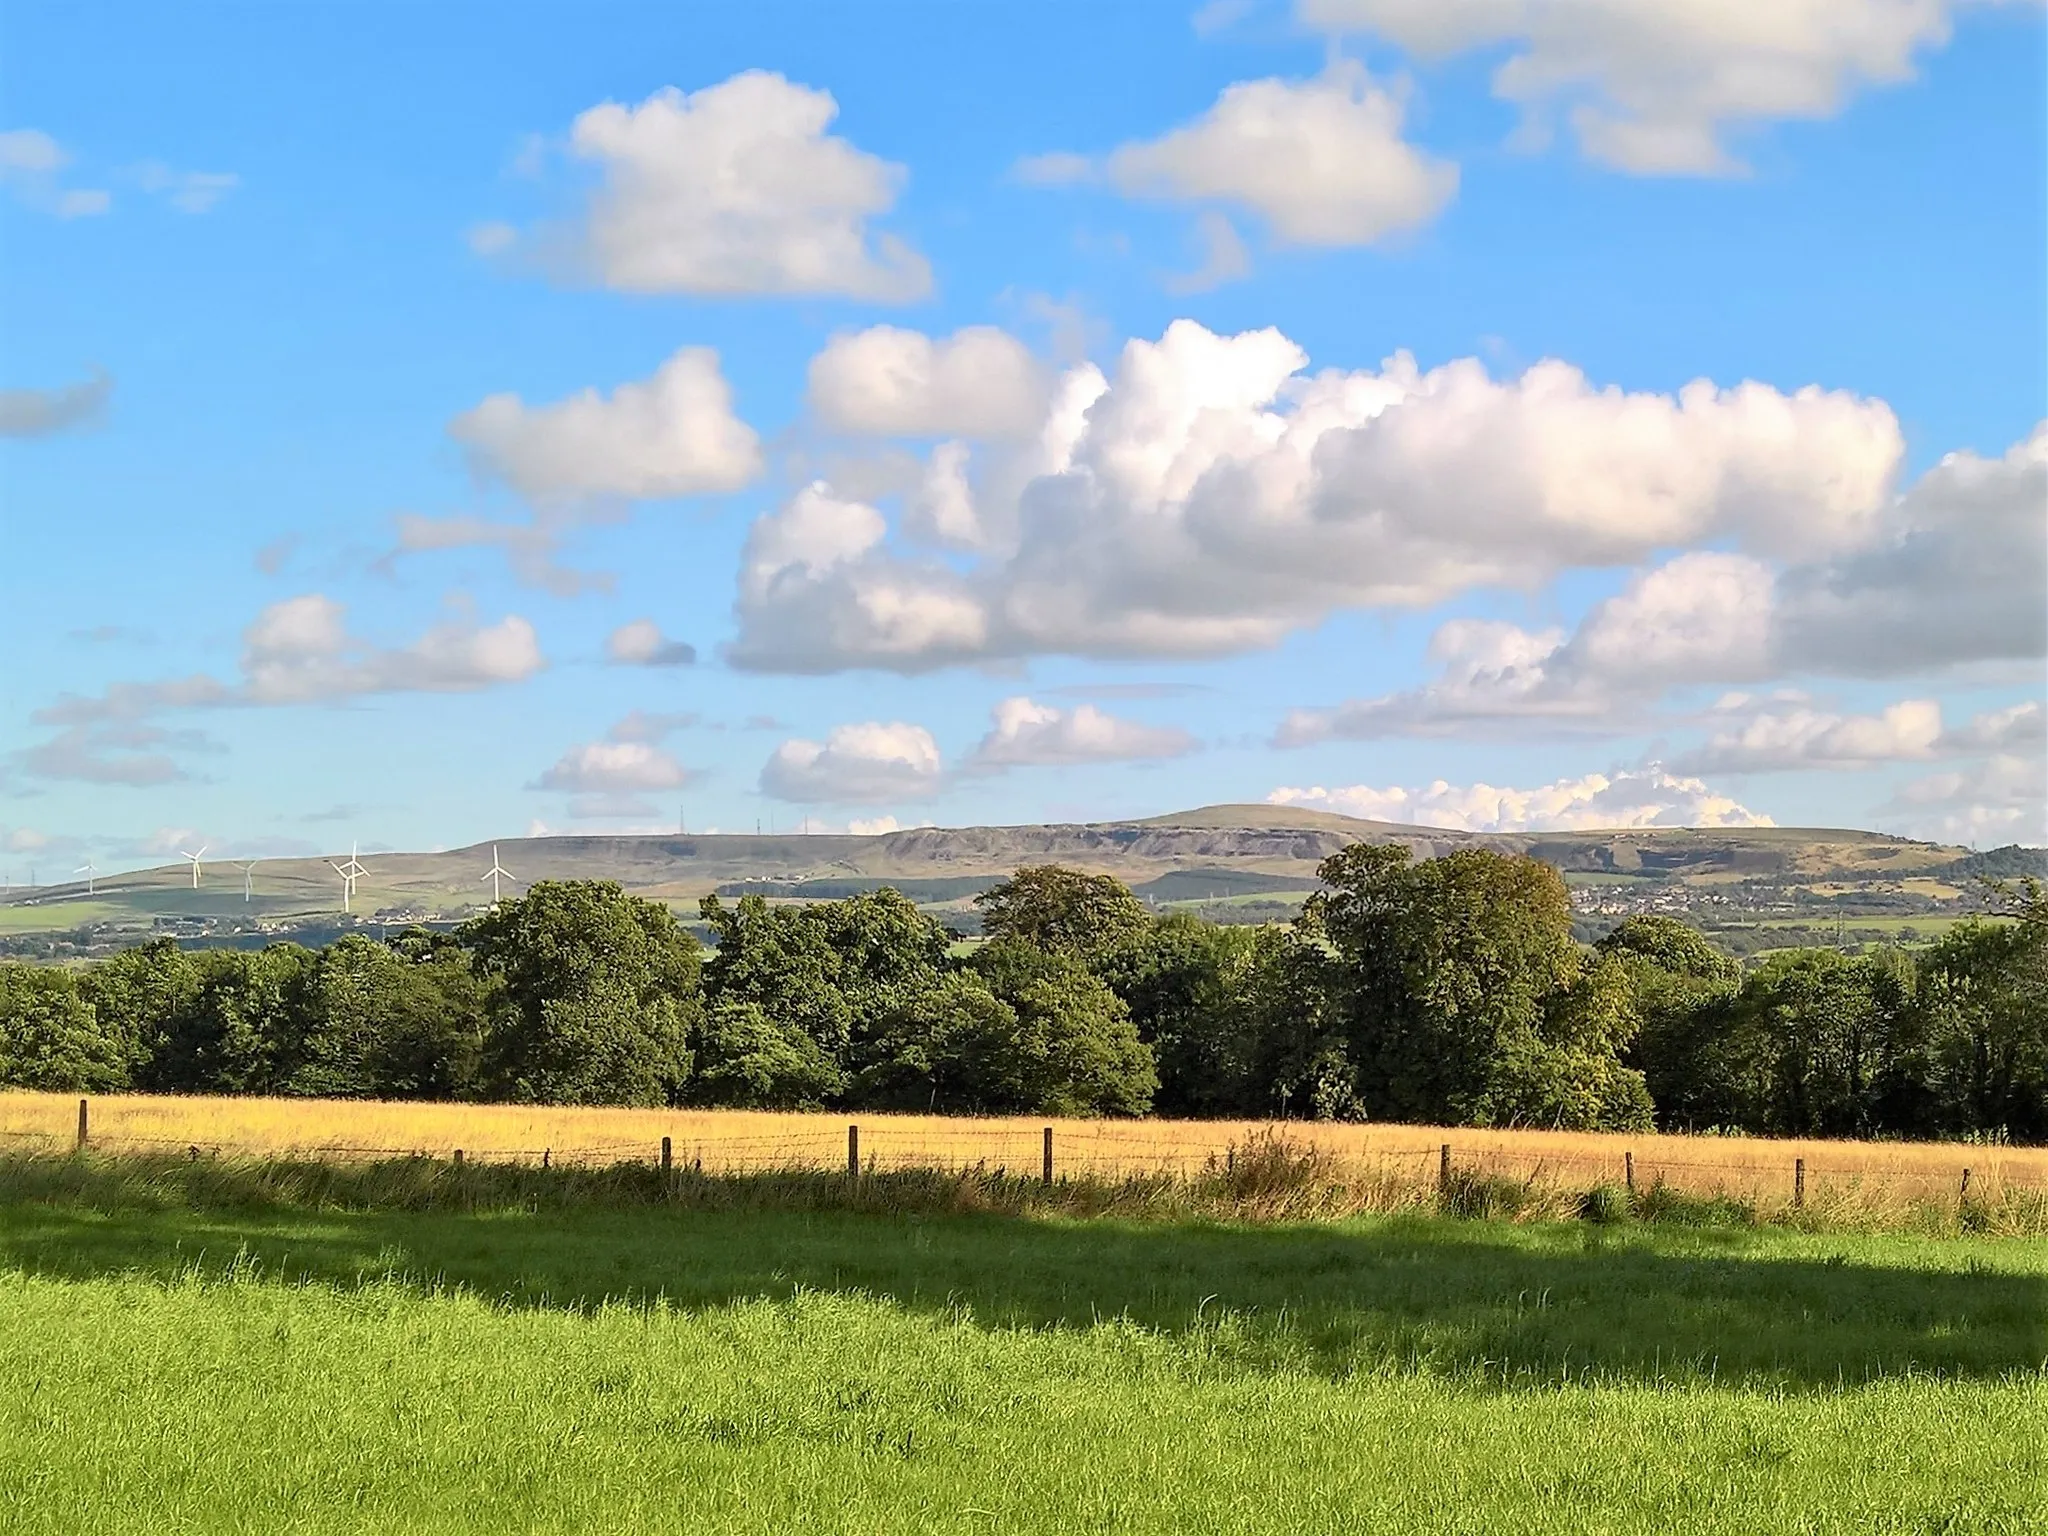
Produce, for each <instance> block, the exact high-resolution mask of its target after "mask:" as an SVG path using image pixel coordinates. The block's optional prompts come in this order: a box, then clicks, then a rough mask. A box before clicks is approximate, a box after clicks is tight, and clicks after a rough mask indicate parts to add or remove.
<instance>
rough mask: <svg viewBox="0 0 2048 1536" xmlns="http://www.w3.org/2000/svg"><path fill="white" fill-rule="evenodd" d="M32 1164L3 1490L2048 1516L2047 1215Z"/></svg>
mask: <svg viewBox="0 0 2048 1536" xmlns="http://www.w3.org/2000/svg"><path fill="white" fill-rule="evenodd" d="M60 1161H61V1160H49V1164H47V1165H46V1166H45V1167H44V1168H43V1169H42V1170H40V1171H38V1170H31V1171H30V1174H29V1175H28V1176H18V1169H17V1171H16V1173H8V1174H0V1528H4V1529H5V1530H7V1531H9V1532H59V1531H62V1532H77V1531H92V1532H96V1533H106V1532H131V1531H132V1532H144V1531H148V1532H159V1531H194V1532H196V1531H252V1530H265V1531H271V1530H276V1531H294V1532H315V1531H377V1532H384V1531H406V1532H414V1531H418V1532H440V1531H450V1532H452V1531H487V1532H495V1531H516V1532H522V1533H529V1532H568V1531H594V1532H606V1533H636V1532H787V1531H815V1532H856V1531H858V1532H942V1531H943V1532H957V1531H1001V1532H1040V1531H1043V1532H1053V1531H1059V1532H1079V1531H1116V1532H1151V1531H1158V1532H1168V1531H1176V1532H1177V1531H1223V1532H1268V1531H1274V1532H1277V1531H1290V1532H1317V1533H1325V1532H1338V1531H1343V1532H1353V1531H1386V1532H1415V1531H1426V1532H1473V1533H1481V1532H1485V1533H1496V1532H1504V1531H1514V1532H1553V1531H1554V1532H1567V1531H1569V1532H1587V1531H1594V1532H1635V1531H1642V1532H1653V1531H1654V1532H1670V1531H1682V1532H1729V1533H1736V1532H1742V1533H1750V1532H1763V1531H1788V1532H1789V1531H1797V1532H1836V1531H1839V1532H1845V1533H1847V1532H1858V1533H1861V1532H1871V1531H1888V1532H1932V1531H1941V1532H1992V1531H1996V1532H2022V1531H2035V1530H2039V1529H2041V1528H2042V1525H2041V1521H2042V1511H2043V1505H2042V1494H2041V1489H2042V1487H2043V1486H2044V1480H2048V1449H2044V1447H2048V1245H2044V1244H2042V1243H2040V1242H2038V1241H2034V1242H2030V1241H2025V1240H2018V1239H1992V1238H1927V1237H1909V1236H1901V1235H1892V1236H1867V1235H1859V1236H1842V1235H1817V1234H1805V1233H1799V1232H1794V1231H1786V1230H1775V1229H1768V1228H1765V1229H1755V1228H1748V1229H1736V1228H1712V1227H1706V1228H1684V1227H1668V1226H1661V1225H1659V1226H1652V1225H1642V1224H1626V1223H1624V1224H1620V1225H1612V1226H1600V1225H1593V1224H1589V1223H1546V1224H1530V1225H1520V1226H1518V1225H1510V1224H1505V1223H1492V1222H1480V1221H1461V1220H1457V1219H1453V1218H1447V1217H1422V1216H1410V1217H1403V1218H1381V1219H1360V1220H1352V1221H1346V1222H1341V1223H1325V1224H1313V1225H1269V1226H1259V1225H1247V1224H1239V1225H1232V1224H1223V1223H1209V1224H1194V1223H1184V1222H1183V1223H1174V1222H1165V1221H1157V1222H1120V1223H1113V1222H1107V1221H1075V1220H1064V1221H1055V1220H1047V1219H1042V1218H1041V1219H1018V1218H1014V1217H1004V1216H998V1215H987V1214H984V1215H943V1216H942V1215H922V1216H920V1215H912V1214H897V1215H886V1214H863V1213H855V1212H847V1211H831V1210H813V1211H809V1212H798V1211H776V1210H772V1209H705V1208H684V1207H677V1206H664V1205H658V1204H657V1205H638V1206H633V1207H613V1208H605V1207H601V1206H598V1205H590V1206H585V1207H576V1206H563V1205H558V1204H543V1203H542V1202H540V1201H538V1200H536V1201H533V1202H531V1203H528V1204H518V1205H507V1204H505V1203H503V1202H498V1203H493V1202H491V1201H489V1200H485V1201H482V1202H480V1203H477V1202H470V1203H472V1204H475V1207H476V1208H463V1204H464V1203H462V1202H456V1203H452V1204H450V1205H447V1206H445V1207H441V1208H430V1209H399V1208H377V1209H363V1208H356V1209H344V1208H339V1207H328V1206H321V1205H319V1204H316V1203H313V1202H311V1201H301V1202H296V1203H295V1202H293V1201H291V1200H287V1199H269V1200H264V1201H253V1200H249V1199H246V1198H229V1197H228V1196H227V1195H226V1194H224V1193H220V1191H224V1190H228V1189H230V1188H231V1185H232V1181H229V1183H228V1184H223V1185H219V1186H214V1185H209V1184H207V1183H206V1181H204V1180H202V1179H199V1178H197V1177H196V1176H195V1177H194V1178H192V1179H190V1180H188V1181H184V1182H181V1177H182V1176H180V1175H177V1174H176V1173H175V1170H174V1171H173V1173H172V1174H171V1175H170V1176H167V1177H165V1178H162V1179H158V1180H156V1181H154V1182H150V1181H146V1180H132V1179H131V1180H123V1179H122V1178H119V1177H117V1176H115V1175H114V1174H113V1173H112V1172H108V1173H106V1174H104V1175H102V1174H100V1173H95V1172H92V1171H90V1168H89V1167H88V1171H87V1172H85V1173H83V1174H78V1175H75V1176H72V1175H66V1176H63V1177H58V1176H57V1175H55V1174H53V1173H51V1172H50V1167H51V1166H52V1165H55V1164H57V1163H59V1162H60ZM209 1188H214V1189H216V1194H215V1195H214V1196H208V1195H207V1194H206V1193H205V1191H206V1190H207V1189H209Z"/></svg>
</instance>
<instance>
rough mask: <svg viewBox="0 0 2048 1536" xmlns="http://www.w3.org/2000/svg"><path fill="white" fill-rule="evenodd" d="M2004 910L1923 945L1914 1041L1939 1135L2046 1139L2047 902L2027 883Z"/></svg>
mask: <svg viewBox="0 0 2048 1536" xmlns="http://www.w3.org/2000/svg"><path fill="white" fill-rule="evenodd" d="M2011 905H2012V911H2013V913H2014V916H2013V919H2012V920H2010V921H2006V922H1987V921H1982V920H1979V921H1973V922H1968V923H1963V924H1960V925H1958V926H1957V927H1956V928H1954V929H1952V930H1951V931H1950V932H1949V933H1948V934H1947V935H1946V936H1944V937H1943V938H1942V939H1941V940H1940V941H1939V942H1938V943H1936V944H1934V945H1932V946H1930V947H1929V949H1928V951H1927V952H1926V954H1925V955H1924V956H1923V958H1922V961H1921V966H1920V986H1919V992H1918V997H1917V999H1916V1005H1915V1010H1914V1012H1915V1022H1916V1023H1917V1025H1918V1026H1919V1029H1918V1037H1917V1039H1916V1041H1915V1044H1916V1045H1918V1046H1919V1048H1920V1050H1921V1052H1922V1059H1923V1061H1924V1081H1925V1084H1926V1098H1927V1104H1928V1111H1929V1115H1930V1118H1931V1119H1932V1121H1933V1122H1934V1125H1935V1127H1936V1128H1937V1129H1939V1130H1941V1131H1944V1132H1948V1133H1956V1132H1963V1131H1979V1132H1986V1131H1988V1132H1992V1133H1994V1134H1998V1135H2003V1136H2005V1137H2007V1138H2009V1139H2011V1140H2013V1141H2016V1142H2026V1143H2040V1142H2048V902H2044V901H2043V899H2042V896H2041V892H2040V888H2039V887H2038V886H2036V885H2032V884H2029V885H2028V886H2025V887H2023V888H2022V889H2021V890H2020V891H2019V892H2018V893H2017V894H2016V895H2015V897H2014V899H2013V900H2012V904H2011Z"/></svg>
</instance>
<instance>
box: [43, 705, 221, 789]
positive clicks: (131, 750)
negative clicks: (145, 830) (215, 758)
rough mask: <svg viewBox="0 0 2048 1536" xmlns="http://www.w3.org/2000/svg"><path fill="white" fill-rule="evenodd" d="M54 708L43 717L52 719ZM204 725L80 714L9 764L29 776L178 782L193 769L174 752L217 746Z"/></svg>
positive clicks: (80, 780)
mask: <svg viewBox="0 0 2048 1536" xmlns="http://www.w3.org/2000/svg"><path fill="white" fill-rule="evenodd" d="M48 713H49V712H48V711H43V712H40V713H38V715H37V717H36V718H37V720H38V722H39V723H44V724H48V723H51V722H50V721H49V720H48V719H47V718H46V717H47V716H48ZM214 747H215V743H213V742H212V741H211V740H210V739H209V738H208V737H207V736H205V735H204V734H203V733H201V732H198V731H171V730H165V729H164V728H163V727H161V726H155V725H147V724H142V723H140V722H137V721H133V720H121V719H100V720H84V719H81V720H77V721H75V722H74V723H69V724H65V725H64V726H63V728H62V729H61V730H59V731H58V732H57V733H56V734H55V735H54V736H52V737H50V739H49V740H47V741H41V742H38V743H36V744H35V745H34V746H30V747H24V748H22V749H21V750H20V751H18V752H14V753H11V754H9V756H8V758H7V760H6V761H7V764H8V765H9V767H11V768H12V769H13V770H14V771H16V772H19V773H21V774H23V775H25V776H27V777H29V778H36V779H61V780H68V781H70V782H73V783H78V784H109V785H113V784H120V785H127V786H129V787H131V788H146V787H150V786H154V785H159V784H175V783H179V782H181V781H184V780H187V779H190V778H191V777H192V775H191V774H190V773H189V772H187V771H186V769H185V767H184V765H183V764H181V763H180V762H179V761H178V760H177V758H175V757H173V756H172V755H171V754H172V753H173V752H200V751H208V750H213V749H214Z"/></svg>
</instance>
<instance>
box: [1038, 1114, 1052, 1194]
mask: <svg viewBox="0 0 2048 1536" xmlns="http://www.w3.org/2000/svg"><path fill="white" fill-rule="evenodd" d="M1041 1179H1042V1181H1043V1182H1044V1183H1047V1184H1050V1183H1051V1182H1052V1127H1051V1126H1049V1125H1048V1126H1047V1127H1046V1128H1045V1168H1044V1171H1043V1173H1042V1174H1041Z"/></svg>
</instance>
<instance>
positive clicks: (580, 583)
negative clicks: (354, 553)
mask: <svg viewBox="0 0 2048 1536" xmlns="http://www.w3.org/2000/svg"><path fill="white" fill-rule="evenodd" d="M561 511H562V509H557V508H546V509H543V510H542V511H541V513H540V514H539V515H537V516H536V517H535V519H534V520H533V521H531V522H525V523H504V522H496V521H493V520H492V519H490V518H483V517H421V516H419V515H418V514H417V513H412V512H401V513H400V514H398V516H397V517H395V518H394V519H392V523H393V527H394V530H395V531H396V533H397V535H398V542H397V544H396V546H395V547H394V548H392V549H390V550H387V551H386V552H385V553H384V554H383V555H381V556H379V557H378V558H377V559H376V560H375V561H374V562H373V563H372V566H371V568H372V569H373V570H376V571H379V572H382V573H385V574H389V573H390V572H391V570H392V569H393V568H394V567H395V566H396V565H397V563H398V561H399V559H400V558H401V557H402V556H406V555H417V554H424V553H427V552H430V551H434V550H449V549H496V550H500V551H502V552H503V553H504V556H505V560H506V563H507V564H508V565H510V566H511V568H512V575H513V578H514V579H515V580H516V581H518V582H519V583H520V584H521V585H523V586H529V587H539V588H541V589H542V590H543V591H546V592H551V593H553V594H554V595H555V596H556V597H580V596H582V595H583V594H584V593H586V592H608V591H610V590H611V588H612V586H613V583H614V577H613V575H612V573H611V572H609V571H585V570H577V569H575V568H573V567H570V566H567V565H564V564H563V563H562V561H561V558H560V557H561V547H562V537H563V531H564V529H565V527H567V526H570V525H573V523H574V521H575V518H574V517H573V516H563V515H561Z"/></svg>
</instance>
